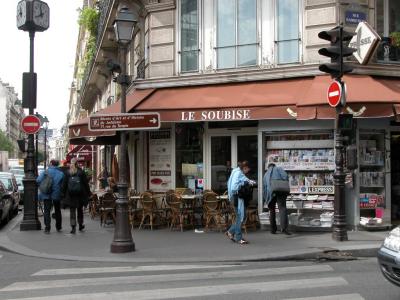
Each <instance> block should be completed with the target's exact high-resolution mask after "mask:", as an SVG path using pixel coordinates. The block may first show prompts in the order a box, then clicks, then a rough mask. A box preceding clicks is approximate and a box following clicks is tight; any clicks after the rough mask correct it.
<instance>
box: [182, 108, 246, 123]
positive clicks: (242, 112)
mask: <svg viewBox="0 0 400 300" xmlns="http://www.w3.org/2000/svg"><path fill="white" fill-rule="evenodd" d="M250 112H251V111H250V109H221V110H203V111H182V112H181V121H234V120H250V119H251V115H250Z"/></svg>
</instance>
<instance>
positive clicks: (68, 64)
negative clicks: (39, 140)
mask: <svg viewBox="0 0 400 300" xmlns="http://www.w3.org/2000/svg"><path fill="white" fill-rule="evenodd" d="M44 1H45V2H46V3H47V4H48V5H49V7H50V27H49V29H48V30H46V31H44V32H37V33H36V35H35V70H34V71H35V72H36V73H37V78H38V79H37V80H38V91H37V109H36V111H37V112H38V113H40V114H41V115H43V116H47V118H48V119H49V128H57V129H60V128H61V127H62V126H63V125H64V124H65V122H66V116H67V113H68V103H69V95H70V94H69V93H70V90H69V88H70V86H71V82H72V79H73V70H74V62H75V50H76V44H77V38H78V29H79V28H78V23H77V20H78V11H77V10H78V8H80V7H81V6H82V2H83V1H82V0H44ZM18 2H19V0H1V2H0V34H1V42H0V79H1V80H2V81H3V82H7V83H9V84H10V85H11V86H14V88H15V89H16V91H17V93H18V97H19V98H20V99H21V98H22V73H23V72H29V33H28V32H25V31H22V30H18V28H17V25H16V14H17V4H18ZM25 113H26V114H27V113H28V111H27V110H26V111H25Z"/></svg>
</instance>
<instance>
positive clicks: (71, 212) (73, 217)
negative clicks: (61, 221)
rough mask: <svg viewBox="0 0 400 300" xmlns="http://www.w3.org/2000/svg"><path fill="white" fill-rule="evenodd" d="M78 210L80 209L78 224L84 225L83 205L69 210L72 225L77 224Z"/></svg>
mask: <svg viewBox="0 0 400 300" xmlns="http://www.w3.org/2000/svg"><path fill="white" fill-rule="evenodd" d="M76 211H78V224H79V225H83V206H79V207H70V209H69V212H70V222H71V227H75V226H76Z"/></svg>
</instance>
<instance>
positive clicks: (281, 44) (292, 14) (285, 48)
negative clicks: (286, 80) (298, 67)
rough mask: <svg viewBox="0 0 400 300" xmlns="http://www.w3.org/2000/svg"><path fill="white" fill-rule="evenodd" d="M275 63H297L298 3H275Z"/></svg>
mask: <svg viewBox="0 0 400 300" xmlns="http://www.w3.org/2000/svg"><path fill="white" fill-rule="evenodd" d="M276 20H277V21H276V28H277V29H276V31H277V32H276V34H277V40H276V45H277V62H278V64H288V63H295V62H299V48H300V43H299V40H300V36H299V1H298V0H279V1H276Z"/></svg>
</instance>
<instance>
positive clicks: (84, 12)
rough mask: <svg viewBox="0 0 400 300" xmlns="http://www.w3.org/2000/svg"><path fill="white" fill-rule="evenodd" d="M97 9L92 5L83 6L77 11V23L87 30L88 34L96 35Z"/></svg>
mask: <svg viewBox="0 0 400 300" xmlns="http://www.w3.org/2000/svg"><path fill="white" fill-rule="evenodd" d="M99 17H100V14H99V11H98V10H97V9H95V8H93V7H85V8H83V9H81V11H80V13H79V19H78V24H79V25H81V26H83V27H84V28H85V29H86V30H87V31H89V33H90V36H93V37H96V35H97V25H98V24H99Z"/></svg>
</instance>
